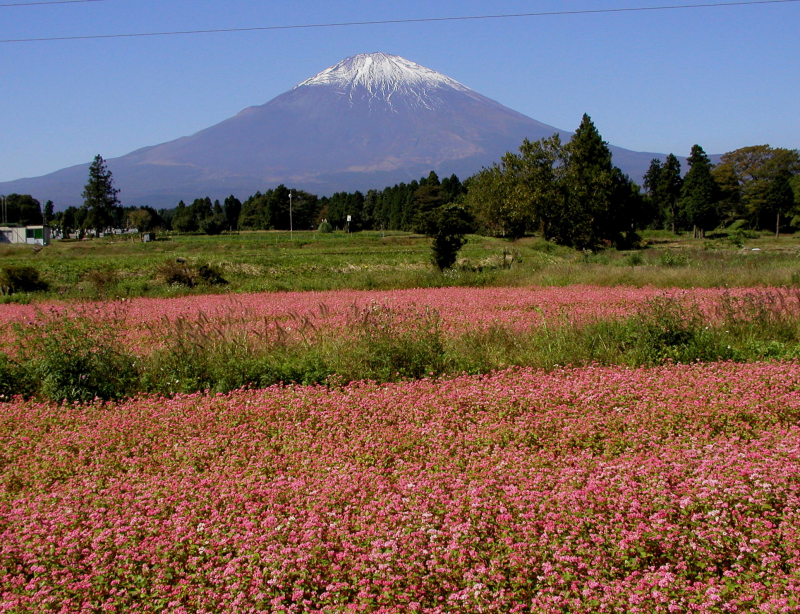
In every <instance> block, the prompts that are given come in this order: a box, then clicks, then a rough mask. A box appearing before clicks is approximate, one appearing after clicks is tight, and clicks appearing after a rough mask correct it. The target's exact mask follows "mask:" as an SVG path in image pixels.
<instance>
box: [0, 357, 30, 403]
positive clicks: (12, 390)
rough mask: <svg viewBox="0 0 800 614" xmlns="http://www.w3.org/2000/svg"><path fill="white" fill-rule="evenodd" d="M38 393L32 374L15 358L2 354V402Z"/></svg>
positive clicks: (0, 395) (0, 381)
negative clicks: (18, 396)
mask: <svg viewBox="0 0 800 614" xmlns="http://www.w3.org/2000/svg"><path fill="white" fill-rule="evenodd" d="M35 392H36V382H35V381H34V379H33V378H32V377H31V373H30V372H29V371H28V370H27V369H25V368H24V367H23V366H22V365H20V364H19V363H18V362H17V361H16V360H14V359H13V358H11V357H9V356H6V355H5V354H3V353H2V352H0V402H6V401H10V400H11V399H12V398H13V397H14V396H17V395H20V396H23V397H29V396H31V395H32V394H34V393H35Z"/></svg>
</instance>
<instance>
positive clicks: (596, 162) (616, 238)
mask: <svg viewBox="0 0 800 614" xmlns="http://www.w3.org/2000/svg"><path fill="white" fill-rule="evenodd" d="M467 187H468V192H467V195H466V197H465V204H466V205H467V206H468V207H469V208H470V210H471V211H472V213H473V215H474V216H475V218H476V220H477V222H478V225H479V227H481V228H482V229H484V230H486V231H488V232H489V233H490V234H494V235H496V236H508V237H511V238H518V237H521V236H523V235H524V234H525V232H526V231H528V230H533V229H535V230H540V231H541V233H542V236H543V237H544V238H545V239H548V240H549V239H553V240H555V241H556V242H558V243H560V244H562V245H570V246H573V247H575V248H578V249H596V248H597V247H601V246H604V245H610V244H615V245H617V246H620V247H626V246H630V245H633V244H635V243H636V229H637V228H638V227H641V226H643V225H644V224H646V223H648V218H647V217H646V216H643V215H642V210H643V202H642V197H641V195H640V194H639V188H638V186H636V184H634V183H633V182H632V181H631V180H630V178H629V177H627V176H626V175H624V174H623V173H622V172H621V171H620V170H619V169H618V168H616V167H614V166H613V164H612V163H611V152H610V150H609V149H608V146H607V144H606V143H605V142H604V141H603V140H602V138H601V136H600V133H599V132H598V131H597V128H596V127H595V125H594V123H592V120H591V118H590V117H589V116H588V115H584V116H583V119H582V121H581V125H580V126H579V127H578V130H577V131H576V133H575V135H574V136H573V138H572V140H571V141H570V142H569V143H568V144H566V145H563V144H562V143H561V138H560V136H559V135H558V134H555V135H553V137H551V138H549V139H542V140H540V141H536V142H534V143H532V142H530V141H528V140H527V139H526V140H525V141H523V143H522V146H521V147H520V149H519V154H514V153H510V152H509V153H507V154H506V155H505V156H503V159H502V162H501V164H499V165H498V164H495V165H493V166H491V167H490V168H488V169H484V170H483V171H481V172H480V173H478V174H477V175H475V176H474V177H471V178H470V179H469V180H468V181H467Z"/></svg>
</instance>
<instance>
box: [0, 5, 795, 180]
mask: <svg viewBox="0 0 800 614" xmlns="http://www.w3.org/2000/svg"><path fill="white" fill-rule="evenodd" d="M711 1H712V2H713V1H714V0H711ZM681 4H687V2H686V1H685V0H684V1H683V2H675V1H672V0H661V1H660V2H659V1H650V2H647V1H644V0H608V1H603V2H602V3H601V2H599V1H598V0H595V1H594V2H589V1H588V0H560V1H556V0H539V1H535V0H527V1H525V0H503V1H500V2H495V3H492V5H491V6H488V7H487V5H486V4H485V3H479V2H475V1H464V2H454V1H452V0H447V1H442V2H437V3H435V4H431V3H429V2H428V3H423V2H407V3H404V4H403V5H402V6H397V5H393V6H384V5H383V3H370V2H362V1H347V0H345V1H342V2H337V3H335V5H331V4H330V3H322V2H307V3H303V5H302V6H297V5H296V3H290V2H288V1H286V0H279V1H275V2H270V3H268V5H267V4H265V3H260V2H255V1H253V0H239V1H236V2H230V3H224V5H223V3H215V2H209V1H207V0H199V1H196V2H192V3H190V2H188V1H186V0H176V1H175V2H171V3H170V4H169V5H168V6H164V5H162V4H157V3H155V2H153V1H152V0H141V1H140V2H138V3H132V2H126V1H125V0H101V1H96V2H84V3H69V4H61V5H54V4H51V5H32V6H5V7H3V6H0V17H2V20H1V21H0V39H9V38H14V39H19V38H39V37H59V36H82V35H106V34H125V33H133V32H161V31H173V30H202V29H213V28H249V27H263V26H286V25H298V24H319V23H332V22H335V23H341V22H353V21H378V20H397V19H426V18H439V17H453V16H471V15H488V14H500V13H502V14H508V13H526V12H527V13H529V12H551V11H579V10H587V9H588V10H597V9H617V8H636V7H653V6H673V7H677V6H678V5H681ZM798 23H800V3H783V4H761V5H751V6H726V7H718V8H694V9H680V10H677V9H676V10H664V11H643V12H625V13H605V14H583V15H577V14H573V15H558V16H555V15H552V16H545V17H525V18H516V19H511V18H507V19H491V20H475V21H442V22H426V23H416V24H408V23H406V24H383V25H370V26H366V25H362V26H350V27H336V28H309V29H287V30H272V31H260V32H258V31H251V32H231V33H217V34H202V35H177V36H165V37H141V38H113V39H97V40H77V41H49V42H35V43H34V42H28V43H0V58H2V59H1V60H0V78H2V82H3V83H4V84H5V85H6V87H5V88H4V94H3V96H2V97H0V134H2V139H3V147H2V148H0V181H10V180H14V179H20V178H23V177H34V176H40V175H45V174H48V173H50V172H53V171H56V170H60V169H62V168H65V167H69V166H73V165H76V164H83V163H87V162H90V161H91V160H92V158H93V157H94V155H95V154H98V153H99V154H100V155H102V156H103V157H104V158H106V159H111V158H115V157H119V156H122V155H125V154H127V153H129V152H131V151H133V150H136V149H139V148H141V147H147V146H151V145H157V144H160V143H163V142H166V141H170V140H173V139H176V138H179V137H182V136H188V135H191V134H194V133H195V132H197V131H199V130H202V129H204V128H208V127H210V126H212V125H214V124H216V123H219V122H220V121H223V120H225V119H227V118H229V117H231V116H233V115H235V114H236V113H238V112H239V111H241V110H242V109H244V108H246V107H249V106H256V105H261V104H264V103H266V102H268V101H269V100H271V99H272V98H274V97H276V96H278V95H280V94H282V93H284V92H285V91H287V90H289V89H291V88H292V87H294V86H295V85H297V84H298V83H300V82H302V81H304V80H305V79H308V78H310V77H312V76H314V75H315V74H316V73H318V72H320V71H322V70H324V69H325V68H327V67H329V66H332V65H334V64H336V63H337V62H339V61H341V60H342V59H344V58H345V57H348V56H352V55H355V54H358V53H370V52H375V51H383V52H386V53H390V54H394V55H400V56H402V57H404V58H406V59H408V60H411V61H413V62H416V63H418V64H420V65H422V66H425V67H427V68H430V69H433V70H436V71H438V72H440V73H443V74H445V75H447V76H448V77H451V78H453V79H456V80H457V81H459V82H461V83H463V84H464V85H466V86H468V87H470V88H472V89H473V90H475V91H477V92H479V93H481V94H483V95H485V96H488V97H489V98H492V99H493V100H496V101H498V102H500V103H501V104H503V105H505V106H507V107H509V108H511V109H513V110H515V111H518V112H520V113H523V114H525V115H528V116H529V117H532V118H533V119H536V120H538V121H541V122H544V123H546V124H550V125H552V126H554V127H557V128H559V129H563V130H574V129H575V128H576V127H577V125H578V123H579V122H580V118H581V116H582V114H583V113H584V112H585V113H588V114H589V115H591V116H592V118H593V120H594V122H595V124H596V125H597V127H598V129H599V130H600V132H601V134H602V135H603V138H604V139H605V140H606V141H608V142H609V143H611V144H613V145H617V146H620V147H624V148H627V149H631V150H634V151H650V152H657V153H675V154H677V155H687V154H688V153H689V150H690V148H691V146H692V145H693V144H695V143H699V144H700V145H701V146H703V148H704V149H705V150H706V151H707V152H708V153H711V154H720V153H724V152H726V151H731V150H733V149H737V148H739V147H744V146H747V145H758V144H765V143H769V144H770V145H772V146H773V147H787V148H792V149H794V148H797V147H798V146H800V119H798V113H797V109H798V103H797V101H798V99H800V78H798V75H800V37H798V36H797V34H796V30H797V24H798Z"/></svg>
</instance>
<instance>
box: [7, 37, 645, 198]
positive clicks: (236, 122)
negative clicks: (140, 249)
mask: <svg viewBox="0 0 800 614" xmlns="http://www.w3.org/2000/svg"><path fill="white" fill-rule="evenodd" d="M555 132H559V133H560V134H561V135H562V137H564V138H565V139H566V138H569V133H568V132H565V131H563V130H559V129H557V128H554V127H553V126H548V125H546V124H543V123H541V122H538V121H536V120H533V119H531V118H529V117H526V116H525V115H522V114H520V113H517V112H516V111H513V110H511V109H509V108H507V107H504V106H503V105H501V104H499V103H497V102H495V101H493V100H490V99H489V98H486V97H485V96H482V95H481V94H478V93H477V92H475V91H473V90H471V89H469V88H468V87H466V86H464V85H462V84H460V83H458V82H457V81H455V80H453V79H451V78H449V77H446V76H445V75H442V74H440V73H437V72H436V71H433V70H430V69H428V68H424V67H422V66H419V65H418V64H415V63H413V62H410V61H408V60H405V59H403V58H401V57H399V56H392V55H387V54H382V53H374V54H362V55H357V56H353V57H351V58H347V59H345V60H343V61H342V62H340V63H339V64H337V65H335V66H332V67H330V68H328V69H326V70H324V71H322V72H321V73H319V74H317V75H316V76H314V77H312V78H311V79H308V80H306V81H303V82H302V83H300V84H299V85H297V86H296V87H295V88H293V89H292V90H290V91H288V92H286V93H284V94H282V95H280V96H278V97H277V98H275V99H273V100H271V101H269V102H267V103H266V104H264V105H261V106H257V107H250V108H248V109H245V110H243V111H242V112H240V113H238V114H237V115H236V116H234V117H232V118H230V119H228V120H226V121H223V122H222V123H220V124H217V125H215V126H212V127H210V128H207V129H206V130H202V131H200V132H198V133H197V134H194V135H192V136H188V137H183V138H180V139H177V140H175V141H171V142H168V143H164V144H161V145H156V146H153V147H147V148H144V149H140V150H138V151H134V152H132V153H130V154H128V155H126V156H123V157H121V158H116V159H112V160H108V166H109V168H110V169H111V171H112V172H113V173H114V178H115V182H116V185H117V187H119V188H120V189H121V194H120V198H121V199H122V201H123V203H124V204H126V205H144V204H147V205H151V206H154V207H163V206H174V204H175V203H176V202H177V201H178V200H179V199H184V200H191V199H194V198H196V197H199V196H206V195H208V196H210V197H211V198H224V197H225V196H227V195H229V194H235V195H236V196H239V197H240V198H242V197H246V196H249V195H250V194H252V193H254V192H255V191H256V190H262V191H263V190H265V189H268V188H271V187H274V186H275V185H277V184H279V183H285V184H287V185H290V186H292V187H296V188H300V189H306V190H308V191H310V192H315V193H317V194H330V193H332V192H334V191H341V190H347V191H353V190H356V189H359V190H362V191H363V190H367V189H370V188H383V187H385V186H387V185H392V184H395V183H398V182H400V181H409V180H411V179H417V178H419V177H420V176H422V175H423V174H425V175H427V173H428V172H429V171H430V170H431V169H433V170H435V171H436V172H437V173H438V174H440V175H450V174H451V173H456V174H458V175H459V176H460V177H461V178H465V177H466V176H469V175H471V174H472V173H474V172H476V171H478V170H480V168H481V167H483V166H488V165H490V164H491V163H492V162H495V161H498V160H499V159H500V157H501V156H502V155H503V153H505V152H506V151H509V150H516V149H517V148H518V147H519V145H520V144H521V142H522V140H523V138H529V139H531V140H536V139H540V138H543V137H548V136H551V135H552V134H553V133H555ZM612 152H613V153H614V156H615V162H616V163H617V164H618V165H619V166H620V167H621V168H622V169H623V170H624V171H626V172H628V173H629V174H631V176H632V177H634V178H636V179H639V178H640V177H641V175H642V174H643V173H644V171H645V170H646V169H647V166H648V165H649V163H650V160H651V159H652V158H653V157H657V154H650V153H645V154H642V153H637V152H630V151H627V150H622V149H619V148H612ZM87 169H88V164H87V165H80V166H76V167H71V168H69V169H64V170H61V171H57V172H56V173H52V174H50V175H46V176H44V177H40V178H35V179H25V180H18V181H14V182H9V183H6V184H0V192H5V193H10V192H22V193H31V194H33V195H34V196H35V197H37V198H39V199H51V200H53V201H54V202H55V203H56V206H57V207H58V208H62V207H64V206H68V205H70V204H79V201H80V193H81V190H82V186H83V184H84V183H85V181H86V177H87V176H88V175H87V173H88V171H87Z"/></svg>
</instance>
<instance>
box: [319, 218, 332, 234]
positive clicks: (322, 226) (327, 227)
mask: <svg viewBox="0 0 800 614" xmlns="http://www.w3.org/2000/svg"><path fill="white" fill-rule="evenodd" d="M317 232H321V233H323V234H329V233H331V232H333V226H331V223H330V222H329V221H328V220H322V221H321V222H320V223H319V226H317Z"/></svg>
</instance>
